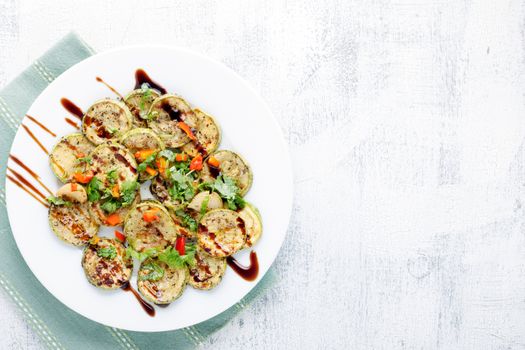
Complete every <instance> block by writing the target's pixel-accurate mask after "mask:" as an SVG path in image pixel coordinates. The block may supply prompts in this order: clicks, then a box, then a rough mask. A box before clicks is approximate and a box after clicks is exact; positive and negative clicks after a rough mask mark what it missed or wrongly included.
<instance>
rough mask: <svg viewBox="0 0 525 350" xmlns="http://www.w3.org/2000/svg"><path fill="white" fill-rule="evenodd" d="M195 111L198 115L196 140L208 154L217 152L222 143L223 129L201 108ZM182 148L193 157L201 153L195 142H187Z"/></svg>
mask: <svg viewBox="0 0 525 350" xmlns="http://www.w3.org/2000/svg"><path fill="white" fill-rule="evenodd" d="M193 112H194V113H195V116H196V117H197V128H196V130H195V137H196V138H197V140H196V141H197V142H198V143H199V144H200V145H201V146H202V147H203V148H204V150H206V153H207V154H210V153H213V152H215V151H216V150H217V148H218V147H219V144H220V143H221V129H220V127H219V124H218V123H217V122H216V121H215V119H214V118H213V117H212V116H211V115H209V114H206V113H204V112H203V111H201V110H200V109H194V110H193ZM182 150H183V151H184V152H186V153H188V154H189V155H190V156H192V157H195V156H196V155H197V154H198V153H199V150H198V149H197V148H196V147H195V144H194V143H193V142H188V143H187V144H185V145H184V146H183V147H182Z"/></svg>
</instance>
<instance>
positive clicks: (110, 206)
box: [100, 198, 122, 214]
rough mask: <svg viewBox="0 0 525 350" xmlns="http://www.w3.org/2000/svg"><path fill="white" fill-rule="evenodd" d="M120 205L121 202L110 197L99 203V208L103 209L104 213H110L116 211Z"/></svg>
mask: <svg viewBox="0 0 525 350" xmlns="http://www.w3.org/2000/svg"><path fill="white" fill-rule="evenodd" d="M121 206H122V204H121V203H120V202H119V201H118V200H116V199H114V198H111V199H109V200H107V201H106V202H104V203H102V204H101V205H100V208H101V209H102V210H104V211H105V212H106V213H108V214H111V213H114V212H116V211H117V210H118V209H119V208H120V207H121Z"/></svg>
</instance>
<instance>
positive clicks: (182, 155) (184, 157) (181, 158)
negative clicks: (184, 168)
mask: <svg viewBox="0 0 525 350" xmlns="http://www.w3.org/2000/svg"><path fill="white" fill-rule="evenodd" d="M175 160H176V161H177V162H185V161H187V160H188V155H187V154H186V153H177V154H176V155H175Z"/></svg>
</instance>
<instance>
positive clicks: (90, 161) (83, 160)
mask: <svg viewBox="0 0 525 350" xmlns="http://www.w3.org/2000/svg"><path fill="white" fill-rule="evenodd" d="M77 162H79V163H88V164H91V163H93V159H91V157H82V158H77Z"/></svg>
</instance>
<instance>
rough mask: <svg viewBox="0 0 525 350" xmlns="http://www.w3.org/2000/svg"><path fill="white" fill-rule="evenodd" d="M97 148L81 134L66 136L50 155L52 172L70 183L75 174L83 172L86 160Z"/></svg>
mask: <svg viewBox="0 0 525 350" xmlns="http://www.w3.org/2000/svg"><path fill="white" fill-rule="evenodd" d="M94 148H95V146H93V144H92V143H91V142H90V141H89V140H88V139H87V138H85V137H84V135H82V134H80V133H74V134H70V135H67V136H64V137H62V138H61V139H60V141H58V142H57V144H56V145H55V146H54V147H53V150H51V153H50V154H49V165H50V166H51V170H52V171H53V173H54V174H55V175H56V177H58V179H59V180H60V181H62V182H64V183H65V182H69V181H71V180H72V179H73V174H74V173H76V172H83V171H84V168H85V166H86V165H87V162H86V159H83V158H85V157H87V156H88V155H89V154H90V153H91V151H93V149H94Z"/></svg>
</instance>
